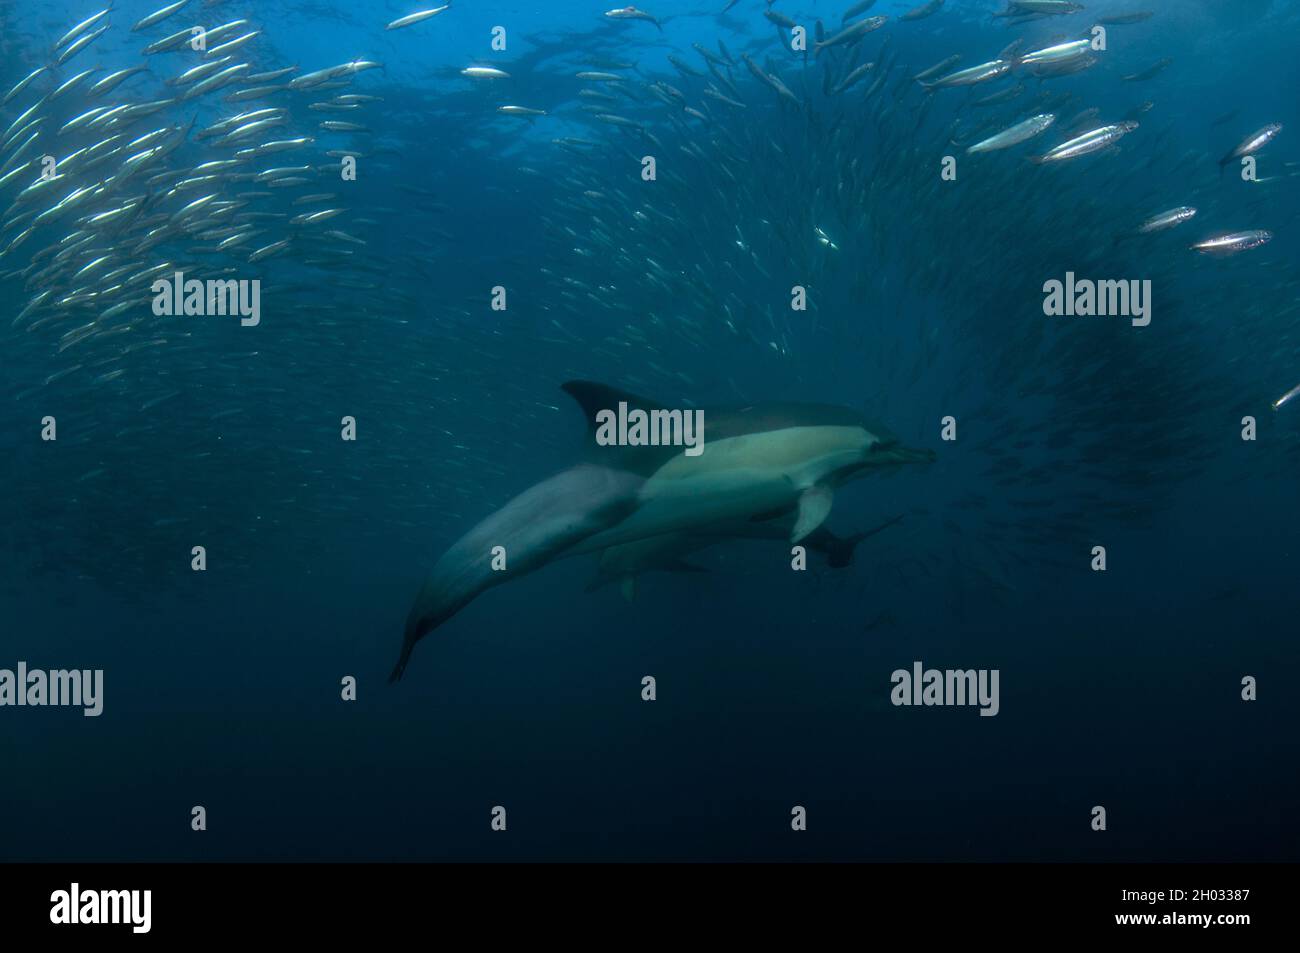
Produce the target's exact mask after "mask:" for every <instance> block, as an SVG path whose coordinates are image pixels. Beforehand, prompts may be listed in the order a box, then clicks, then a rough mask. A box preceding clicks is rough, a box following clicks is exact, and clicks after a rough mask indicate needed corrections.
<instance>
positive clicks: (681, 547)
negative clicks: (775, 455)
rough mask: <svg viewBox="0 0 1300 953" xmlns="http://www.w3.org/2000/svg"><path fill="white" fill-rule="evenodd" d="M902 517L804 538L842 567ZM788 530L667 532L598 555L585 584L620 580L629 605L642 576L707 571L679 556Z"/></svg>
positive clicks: (778, 522) (776, 526)
mask: <svg viewBox="0 0 1300 953" xmlns="http://www.w3.org/2000/svg"><path fill="white" fill-rule="evenodd" d="M902 518H903V517H902V516H895V517H894V518H893V519H890V520H888V521H886V522H884V523H882V524H881V525H879V526H877V527H875V528H874V529H869V530H866V531H865V532H861V533H854V534H852V535H850V536H837V535H835V534H834V533H833V532H831V531H830V530H829V529H827V528H826V527H825V526H819V527H818V528H817V529H815V530H813V532H811V533H809V534H808V535H807V536H806V537H805V538H804V543H805V544H806V545H807V547H808V548H809V549H812V550H816V551H817V552H819V553H822V554H823V555H825V557H826V564H827V565H828V566H830V567H831V568H832V569H843V568H844V567H845V566H848V565H850V564H851V563H852V562H853V554H854V551H855V550H856V549H857V547H858V544H859V543H861V542H862V541H863V540H864V539H868V538H870V537H872V536H875V535H876V534H877V533H879V532H881V531H882V530H885V529H888V528H889V527H890V526H893V525H894V524H895V523H897V522H898V521H899V520H901V519H902ZM790 532H791V519H790V517H789V516H786V517H778V518H776V519H773V520H766V521H763V522H757V523H756V522H752V521H751V522H740V523H728V524H724V525H719V526H714V527H710V528H707V529H702V530H700V531H699V532H696V533H667V534H664V535H661V536H651V537H649V538H647V539H642V540H638V541H637V542H635V543H623V544H622V545H620V546H613V547H610V548H609V549H607V550H605V551H604V552H603V553H601V554H600V560H599V562H598V565H597V568H596V576H595V578H594V579H592V581H591V582H590V583H589V584H588V586H587V591H588V592H592V591H594V590H596V589H600V588H601V587H603V586H606V585H609V584H610V583H612V582H621V584H622V591H623V596H624V597H625V598H626V599H628V600H629V601H630V600H631V599H632V598H633V596H634V594H635V592H636V578H637V576H639V575H640V574H641V573H644V572H656V571H657V572H705V571H706V570H704V569H703V568H702V567H699V566H695V565H693V564H691V563H688V562H686V561H685V560H684V558H683V557H685V556H687V555H689V554H691V553H694V552H699V551H700V550H702V549H707V548H709V547H711V546H715V545H717V544H718V543H723V542H726V541H727V540H735V539H772V540H777V539H779V540H788V539H789V538H790Z"/></svg>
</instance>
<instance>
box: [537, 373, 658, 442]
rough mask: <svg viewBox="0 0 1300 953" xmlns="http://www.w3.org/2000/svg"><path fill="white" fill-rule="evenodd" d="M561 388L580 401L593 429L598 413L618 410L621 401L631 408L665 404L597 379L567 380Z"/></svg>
mask: <svg viewBox="0 0 1300 953" xmlns="http://www.w3.org/2000/svg"><path fill="white" fill-rule="evenodd" d="M560 390H562V391H564V392H565V393H566V394H568V395H569V396H570V397H572V398H573V399H574V400H576V401H577V402H578V406H579V407H581V408H582V413H583V416H585V417H586V418H587V429H588V430H593V431H594V430H595V429H596V414H598V413H600V412H601V411H602V410H613V411H617V410H618V405H619V403H620V402H622V403H625V404H627V406H628V409H629V410H632V409H634V408H640V409H642V410H655V409H661V408H662V406H663V405H662V404H660V403H659V401H657V400H651V399H650V398H648V397H641V396H640V395H638V394H631V393H628V392H627V391H625V390H619V389H618V388H617V387H610V386H609V385H608V384H598V383H596V382H595V381H566V382H565V383H563V384H561V385H560Z"/></svg>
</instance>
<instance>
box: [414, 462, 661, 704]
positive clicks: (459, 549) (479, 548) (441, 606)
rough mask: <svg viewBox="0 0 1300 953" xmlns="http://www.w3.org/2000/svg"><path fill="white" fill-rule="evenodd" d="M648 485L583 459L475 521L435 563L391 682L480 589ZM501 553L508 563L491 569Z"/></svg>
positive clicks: (530, 566)
mask: <svg viewBox="0 0 1300 953" xmlns="http://www.w3.org/2000/svg"><path fill="white" fill-rule="evenodd" d="M643 482H644V481H643V480H642V479H641V478H640V477H639V476H637V475H636V474H634V473H630V472H627V471H624V470H611V469H609V468H607V467H597V466H591V465H590V464H580V465H579V466H576V467H572V468H570V469H568V470H564V471H562V472H560V473H557V474H556V475H555V476H552V477H549V478H548V479H545V480H543V481H542V482H541V483H538V484H536V485H534V486H532V487H530V488H528V489H527V490H525V491H524V492H523V493H520V494H519V495H518V496H516V497H515V498H514V499H512V500H511V501H510V502H509V503H507V504H506V505H505V506H503V507H502V508H501V509H499V510H497V511H496V512H495V513H493V514H492V515H491V516H489V517H487V518H486V519H484V520H483V521H482V522H480V523H479V524H478V525H476V526H475V527H474V528H473V529H471V530H470V531H469V532H468V533H466V534H465V535H464V536H462V537H461V538H460V539H458V540H457V541H456V542H455V543H454V544H452V546H451V548H450V549H448V550H447V551H446V552H445V553H443V554H442V556H441V557H439V559H438V561H437V562H436V563H434V566H433V569H432V570H431V571H430V572H429V575H428V577H427V578H426V580H425V582H424V585H423V587H422V588H421V589H420V592H419V594H418V595H417V596H416V598H415V603H414V605H412V606H411V611H410V613H409V614H408V615H407V618H406V633H405V636H404V638H403V641H402V652H401V655H400V657H399V658H398V660H397V665H396V667H395V668H394V669H393V673H392V675H390V676H389V679H388V680H389V681H390V682H395V681H397V680H399V679H400V678H401V677H402V673H403V672H405V671H406V665H407V663H408V662H409V661H410V659H411V650H412V649H414V648H415V643H416V642H418V641H419V640H420V639H422V638H423V637H424V636H425V635H427V634H428V633H429V632H432V631H433V630H434V629H436V628H437V627H438V626H440V625H442V624H443V623H444V622H446V621H447V620H448V619H450V618H451V617H452V616H453V615H455V614H456V613H457V612H459V611H460V610H461V609H463V608H465V606H467V605H468V604H469V603H470V602H471V601H472V600H473V599H474V598H475V597H476V596H478V594H479V593H481V592H483V591H484V590H486V589H490V588H491V587H492V586H496V585H500V584H501V583H503V582H507V581H508V580H511V579H517V578H518V577H520V576H523V575H526V574H527V573H530V572H532V571H533V570H534V569H539V568H540V567H541V566H543V565H545V564H546V563H547V562H549V561H550V560H551V559H552V558H554V557H555V555H556V554H557V553H560V552H562V551H563V550H564V549H566V548H567V547H569V546H570V545H571V544H572V543H574V542H576V541H578V540H580V539H582V538H584V537H586V536H589V535H591V534H592V533H594V532H596V531H597V530H599V529H601V528H603V527H605V526H609V525H611V524H612V523H615V522H617V521H618V520H619V519H621V518H623V517H624V516H626V515H627V514H628V513H630V512H631V511H632V510H633V509H634V508H635V506H636V491H637V489H638V488H639V487H640V485H641V484H642V483H643ZM496 547H501V548H502V550H504V552H503V553H501V551H500V550H496ZM494 550H495V552H494ZM497 553H500V554H501V555H502V556H504V559H505V568H493V563H494V561H496V560H495V556H496V555H497ZM498 565H499V563H498Z"/></svg>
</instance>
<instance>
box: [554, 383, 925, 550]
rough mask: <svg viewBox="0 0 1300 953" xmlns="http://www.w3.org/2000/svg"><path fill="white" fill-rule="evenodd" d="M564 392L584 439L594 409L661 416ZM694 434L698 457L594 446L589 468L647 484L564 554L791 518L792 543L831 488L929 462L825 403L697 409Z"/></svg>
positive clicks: (607, 392)
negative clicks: (628, 510) (627, 472)
mask: <svg viewBox="0 0 1300 953" xmlns="http://www.w3.org/2000/svg"><path fill="white" fill-rule="evenodd" d="M564 390H565V391H566V392H567V393H568V394H570V395H571V396H572V397H573V398H574V399H575V400H577V401H578V403H579V404H580V405H581V407H582V409H583V412H584V413H585V414H586V415H587V422H588V428H589V432H590V433H592V434H594V433H595V432H596V431H597V430H598V421H599V416H598V415H599V414H600V412H601V411H602V409H605V408H609V407H614V406H618V404H619V403H626V404H627V405H628V406H629V407H631V408H634V409H642V410H646V411H648V412H649V411H655V410H659V411H662V410H664V409H665V408H664V406H663V405H662V404H658V403H656V402H654V401H650V400H647V399H646V398H642V397H637V396H635V395H633V394H628V393H626V392H623V391H618V390H615V389H614V388H610V387H606V386H605V385H602V384H595V383H592V382H590V381H570V382H569V383H567V384H565V385H564ZM704 434H705V439H704V447H703V452H702V453H701V454H700V455H699V456H689V455H687V454H685V453H683V452H682V449H681V448H680V447H642V448H628V447H621V446H618V447H597V448H596V456H593V458H592V459H594V460H600V459H602V457H601V454H606V456H605V457H604V459H606V460H609V461H610V464H609V465H611V466H622V467H632V468H637V467H638V465H639V464H640V469H639V472H642V473H645V474H646V476H647V479H646V482H645V484H644V485H643V486H642V487H641V488H640V490H639V491H638V492H637V498H638V502H637V506H636V508H635V510H634V511H633V512H632V514H631V515H630V516H628V517H627V518H626V519H624V520H621V521H619V522H618V523H617V524H615V525H613V526H611V527H610V528H609V529H607V530H604V531H602V532H599V533H596V534H594V535H592V536H589V537H587V538H586V539H584V540H582V541H581V542H579V543H577V544H576V545H575V546H573V547H572V548H571V549H570V550H568V551H567V552H566V555H574V554H577V553H584V552H594V551H598V550H602V549H607V548H609V547H610V546H617V545H620V544H622V543H627V542H633V541H635V540H638V539H644V538H646V537H650V536H657V535H660V534H662V533H671V532H678V531H683V530H698V529H699V528H701V527H708V526H710V525H716V524H720V523H727V522H731V521H737V520H759V521H761V520H765V519H771V518H773V517H776V516H780V515H783V514H785V513H788V512H791V511H793V512H794V513H795V514H796V515H795V518H794V521H793V523H792V524H791V533H790V541H791V542H796V543H797V542H799V540H801V539H803V538H804V537H805V536H807V535H808V534H809V533H811V532H812V531H813V530H815V529H816V528H817V527H818V526H820V525H821V524H822V522H823V521H824V520H825V519H826V516H827V515H828V514H829V513H830V509H831V503H832V502H833V499H834V491H835V489H836V488H838V487H839V486H841V485H843V484H844V483H846V482H848V481H849V480H853V479H856V478H858V477H860V476H864V475H865V474H867V473H868V472H870V471H873V470H882V469H890V468H893V467H896V466H899V465H902V464H906V463H928V462H930V461H932V460H933V459H934V452H933V451H931V450H912V449H909V448H907V447H904V446H902V445H901V444H900V443H899V442H898V440H897V439H896V438H895V437H894V436H893V435H892V434H891V433H890V432H889V431H888V430H886V429H885V428H884V427H882V426H880V425H879V424H874V423H871V422H869V421H868V420H867V419H866V418H865V417H864V416H863V415H862V414H860V413H858V412H857V411H855V410H852V409H850V408H847V407H838V406H834V405H827V404H799V403H786V404H754V405H749V406H746V407H740V408H723V409H718V410H712V411H710V410H705V411H704ZM646 464H649V466H646Z"/></svg>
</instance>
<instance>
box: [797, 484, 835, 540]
mask: <svg viewBox="0 0 1300 953" xmlns="http://www.w3.org/2000/svg"><path fill="white" fill-rule="evenodd" d="M834 501H835V494H834V492H833V491H832V490H831V489H830V487H826V486H811V487H809V488H808V489H806V490H804V491H803V493H802V494H800V496H799V518H798V519H796V520H795V522H794V531H793V532H792V533H791V534H790V542H792V543H797V542H799V540H801V539H803V538H804V537H805V536H807V535H808V534H809V533H811V532H812V531H813V530H815V529H816V528H817V527H818V526H821V525H822V523H824V522H825V521H826V517H827V516H829V515H830V512H831V503H833V502H834Z"/></svg>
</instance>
